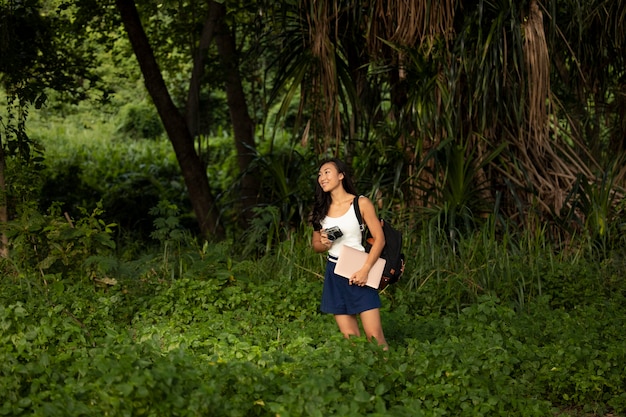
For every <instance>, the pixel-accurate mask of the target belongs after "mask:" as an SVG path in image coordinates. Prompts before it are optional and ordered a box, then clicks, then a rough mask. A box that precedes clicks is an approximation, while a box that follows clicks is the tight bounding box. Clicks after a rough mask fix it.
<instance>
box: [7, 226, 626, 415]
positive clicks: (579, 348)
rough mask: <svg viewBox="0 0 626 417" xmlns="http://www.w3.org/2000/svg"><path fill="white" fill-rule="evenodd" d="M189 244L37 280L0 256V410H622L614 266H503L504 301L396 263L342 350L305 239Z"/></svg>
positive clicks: (437, 273)
mask: <svg viewBox="0 0 626 417" xmlns="http://www.w3.org/2000/svg"><path fill="white" fill-rule="evenodd" d="M81 228H82V229H89V230H92V231H93V222H90V223H84V224H83V225H82V226H79V227H77V228H76V229H79V230H81ZM74 230H75V229H74ZM94 234H107V232H106V231H101V230H99V229H98V231H96V232H94ZM72 238H73V239H76V238H77V235H74V236H73V237H72ZM96 240H97V239H96ZM193 241H194V240H193V239H190V238H189V237H188V236H187V237H184V236H181V238H180V240H179V241H178V243H179V245H172V241H170V242H169V246H166V245H165V241H163V242H162V243H163V246H162V248H161V250H160V251H154V252H152V253H151V254H147V255H146V256H145V257H143V258H141V259H135V260H133V261H123V260H120V259H116V258H115V256H112V255H110V254H109V255H105V254H104V249H103V248H107V245H106V244H105V245H104V246H101V247H100V249H98V251H99V252H100V253H99V255H97V256H96V257H94V254H84V258H83V259H82V261H81V258H80V254H76V257H75V258H74V259H76V260H77V261H78V262H76V263H72V264H68V265H64V264H63V263H62V262H54V263H52V264H50V267H49V268H48V269H46V270H45V272H43V273H42V271H44V270H43V269H41V268H39V272H38V271H36V270H35V268H32V269H28V268H27V267H26V266H25V265H24V264H22V265H19V268H18V265H17V264H16V263H9V262H5V263H4V264H3V265H2V268H3V272H4V273H3V276H4V278H3V279H2V281H1V282H0V286H1V288H0V299H1V303H0V327H1V329H2V333H1V336H0V356H1V357H2V360H1V361H0V392H2V399H1V400H0V415H11V416H22V415H23V416H25V415H38V416H91V415H93V416H96V415H111V416H131V415H132V416H141V415H146V416H163V415H180V416H204V415H214V416H283V417H285V416H331V415H336V416H366V415H367V416H447V415H460V416H501V415H511V416H549V415H576V416H583V415H586V416H587V415H606V416H617V415H624V413H626V394H625V393H624V391H623V387H624V386H625V385H626V380H625V379H626V368H625V367H626V365H625V364H626V347H625V346H626V343H625V342H626V340H625V336H624V331H623V329H624V323H625V319H626V314H625V313H624V310H623V303H624V288H623V287H621V288H620V285H618V284H617V282H620V281H621V272H619V271H621V270H622V269H621V266H620V265H616V264H615V263H614V262H613V261H608V260H607V261H605V262H602V263H598V262H591V261H586V260H584V259H583V258H581V259H579V260H578V261H577V262H576V263H575V264H567V263H556V262H555V261H554V260H553V259H552V260H549V261H547V262H546V263H545V265H543V266H536V267H535V268H533V267H532V265H531V264H535V265H540V264H542V262H544V261H546V260H543V261H542V260H541V259H524V258H519V259H517V260H511V259H509V260H507V261H506V262H507V267H510V268H512V269H516V270H519V271H518V272H517V273H516V274H511V275H515V276H517V277H523V278H524V279H525V280H526V282H527V283H532V282H538V280H540V281H542V284H541V285H542V288H543V290H541V292H539V291H537V292H536V293H535V294H534V295H529V294H533V291H531V290H530V288H531V287H533V288H535V289H536V285H527V288H526V290H527V291H526V296H525V298H526V299H525V302H523V303H522V302H520V300H519V298H518V299H516V297H519V296H520V294H519V291H518V294H517V296H509V297H506V298H505V297H500V296H499V294H503V295H504V294H512V293H510V292H509V290H507V289H506V287H507V285H508V284H506V283H503V282H502V281H500V284H498V285H494V286H492V288H490V289H485V290H484V291H482V290H477V288H478V287H477V286H476V285H473V284H471V282H475V281H476V276H477V275H478V274H473V273H472V272H471V271H472V270H475V269H476V268H475V266H476V265H470V264H466V265H464V266H462V265H461V263H459V262H458V260H452V259H448V263H447V265H440V266H437V265H422V266H421V267H420V268H416V267H414V266H413V264H412V259H414V257H413V258H412V257H411V256H409V257H408V259H409V265H408V268H407V271H406V275H405V276H404V278H403V281H402V282H401V283H399V284H397V285H394V286H392V287H389V288H388V289H386V290H385V291H384V292H383V293H382V299H383V309H382V317H383V325H384V329H385V332H386V336H387V339H388V342H389V344H390V350H389V351H387V352H385V351H383V350H382V349H381V348H380V347H379V346H377V345H376V344H375V343H368V342H367V341H365V340H364V338H353V339H351V340H350V341H347V340H344V339H343V338H342V337H341V336H340V335H339V332H338V331H337V329H336V325H335V324H334V321H333V319H332V317H330V316H327V315H323V314H321V313H320V312H319V310H318V304H319V298H320V295H321V287H322V281H321V276H320V271H322V270H323V269H322V266H323V262H324V260H323V258H322V257H321V256H319V255H315V254H313V253H312V252H311V251H310V249H309V248H308V235H307V234H306V233H305V232H304V231H303V232H301V233H296V234H294V235H293V236H292V238H291V239H290V240H288V241H285V242H282V243H281V244H279V245H278V246H277V248H276V250H275V251H274V252H272V253H271V254H267V255H266V256H264V257H262V258H260V259H259V260H242V259H240V258H239V257H238V256H236V248H235V247H234V246H233V245H232V244H228V243H224V244H217V245H209V244H204V245H198V244H194V243H193ZM55 245H56V246H58V242H57V244H55ZM55 245H53V246H55ZM94 245H95V244H94ZM95 247H96V246H92V248H95ZM429 248H430V249H429ZM411 249H412V251H415V252H418V251H429V252H430V255H431V257H432V258H434V256H433V255H434V254H435V253H439V254H440V257H439V259H438V260H437V262H441V260H442V257H443V254H442V252H441V249H440V248H434V249H433V248H432V247H431V246H430V245H429V244H428V245H423V246H420V247H416V248H411ZM111 253H112V252H111ZM457 259H458V257H457ZM481 262H486V263H489V262H491V263H493V264H494V265H492V267H491V268H490V269H491V270H493V271H498V266H502V265H498V264H499V261H498V260H497V259H491V260H488V259H483V260H482V261H478V263H481ZM41 266H42V265H41V264H40V267H41ZM622 266H623V265H622ZM429 268H430V269H431V270H430V273H429V274H428V275H421V274H424V273H425V272H426V270H428V269H429ZM452 268H456V269H457V270H456V271H454V270H452ZM511 272H512V271H511ZM498 273H499V272H498ZM535 274H539V275H540V276H535ZM494 278H495V277H494ZM494 282H495V280H494ZM509 284H511V283H509ZM515 285H521V284H520V281H519V280H517V281H516V283H515Z"/></svg>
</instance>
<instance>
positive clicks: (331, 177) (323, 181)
mask: <svg viewBox="0 0 626 417" xmlns="http://www.w3.org/2000/svg"><path fill="white" fill-rule="evenodd" d="M343 177H344V175H343V174H342V173H340V172H339V170H338V169H337V166H336V165H335V164H334V163H332V162H327V163H325V164H324V165H322V166H321V167H320V172H319V174H318V177H317V182H318V183H319V185H320V187H322V190H324V192H327V193H328V192H331V191H333V190H334V189H336V188H337V187H339V186H343V184H342V183H341V181H342V180H343Z"/></svg>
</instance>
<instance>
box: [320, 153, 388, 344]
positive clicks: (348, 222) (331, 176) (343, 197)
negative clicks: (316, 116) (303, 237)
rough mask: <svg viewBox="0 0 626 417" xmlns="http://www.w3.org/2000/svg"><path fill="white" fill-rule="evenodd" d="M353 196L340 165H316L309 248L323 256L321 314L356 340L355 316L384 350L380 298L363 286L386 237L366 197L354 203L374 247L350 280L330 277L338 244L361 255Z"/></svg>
mask: <svg viewBox="0 0 626 417" xmlns="http://www.w3.org/2000/svg"><path fill="white" fill-rule="evenodd" d="M355 196H356V190H355V188H354V185H353V183H352V180H351V178H350V175H349V173H348V168H347V166H346V164H345V163H344V162H342V161H340V160H338V159H330V160H328V161H325V162H324V163H322V164H321V166H320V168H319V173H318V178H317V184H316V186H315V205H314V207H313V213H312V223H313V239H312V245H313V249H314V250H315V252H318V253H323V252H326V251H328V262H327V264H326V274H325V277H324V288H323V291H322V304H321V310H322V312H324V313H330V314H334V316H335V321H336V322H337V325H338V326H339V330H340V331H341V333H342V334H343V335H344V337H346V338H349V337H351V336H360V334H361V332H360V330H359V323H358V321H357V315H359V316H360V319H361V324H362V325H363V330H364V331H365V335H366V337H367V339H368V340H371V339H372V338H374V339H375V340H376V341H377V342H378V344H380V345H383V346H384V347H385V349H386V348H387V341H386V340H385V336H384V334H383V329H382V324H381V320H380V305H381V303H380V296H379V295H378V291H377V290H376V289H373V288H371V287H368V286H366V285H365V283H366V282H367V274H368V273H369V270H370V268H371V267H372V265H374V262H375V261H376V260H377V259H378V257H379V256H380V253H381V251H382V248H383V247H384V246H385V236H384V234H383V230H382V227H381V225H380V221H379V220H378V217H377V216H376V210H375V209H374V205H373V204H372V202H371V201H370V199H368V198H367V197H363V196H361V197H360V198H359V207H360V210H361V217H362V218H363V221H364V222H365V224H366V225H367V228H368V229H369V231H370V233H371V235H372V237H373V238H374V244H373V246H372V248H371V250H370V253H369V255H368V257H367V260H366V261H365V264H364V265H363V267H362V268H361V269H360V270H359V271H357V272H356V273H354V274H353V275H352V276H351V277H350V278H349V279H347V278H344V277H342V276H339V275H336V274H335V273H334V270H335V264H336V262H337V259H338V255H339V251H340V249H341V246H342V245H348V246H351V247H353V248H355V249H358V250H361V251H364V250H365V249H364V248H363V245H362V244H361V240H362V232H361V228H360V225H359V221H358V219H357V217H356V214H355V211H354V210H355V208H354V206H353V204H352V203H353V202H354V197H355ZM333 226H338V227H339V228H340V229H341V232H342V233H343V235H342V236H341V237H339V238H337V239H335V240H331V239H329V236H328V234H327V233H326V230H328V229H329V228H331V227H333ZM331 238H332V236H331Z"/></svg>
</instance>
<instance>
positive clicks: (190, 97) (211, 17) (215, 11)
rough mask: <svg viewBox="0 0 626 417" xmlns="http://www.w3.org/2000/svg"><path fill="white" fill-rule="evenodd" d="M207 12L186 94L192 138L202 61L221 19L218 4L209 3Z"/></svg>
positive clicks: (195, 122)
mask: <svg viewBox="0 0 626 417" xmlns="http://www.w3.org/2000/svg"><path fill="white" fill-rule="evenodd" d="M208 3H209V12H208V15H207V19H206V21H205V22H204V25H203V26H202V34H201V35H200V44H199V45H198V50H197V51H196V56H195V57H194V59H193V69H192V70H191V79H190V80H189V92H188V94H187V106H186V117H187V126H188V127H189V132H190V133H191V136H192V137H195V136H196V135H197V133H198V116H199V112H200V81H201V78H202V73H203V72H204V60H205V58H206V55H207V51H208V50H209V46H210V45H211V42H212V41H213V36H214V34H215V32H216V27H217V24H218V21H219V19H220V18H222V17H223V13H222V10H221V9H220V7H218V6H221V5H219V4H218V3H215V2H212V1H209V2H208ZM222 7H223V6H222Z"/></svg>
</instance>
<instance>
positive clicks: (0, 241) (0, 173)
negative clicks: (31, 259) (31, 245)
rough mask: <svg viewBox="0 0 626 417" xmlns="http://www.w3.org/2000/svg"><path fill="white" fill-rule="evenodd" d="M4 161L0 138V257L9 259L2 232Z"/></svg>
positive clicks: (5, 219)
mask: <svg viewBox="0 0 626 417" xmlns="http://www.w3.org/2000/svg"><path fill="white" fill-rule="evenodd" d="M5 173H6V161H5V154H4V148H3V146H2V140H1V138H0V227H1V228H2V229H1V233H0V257H2V258H8V257H9V239H8V238H7V235H6V233H5V231H4V227H5V226H6V224H7V222H8V221H9V210H8V208H7V185H6V177H5Z"/></svg>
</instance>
